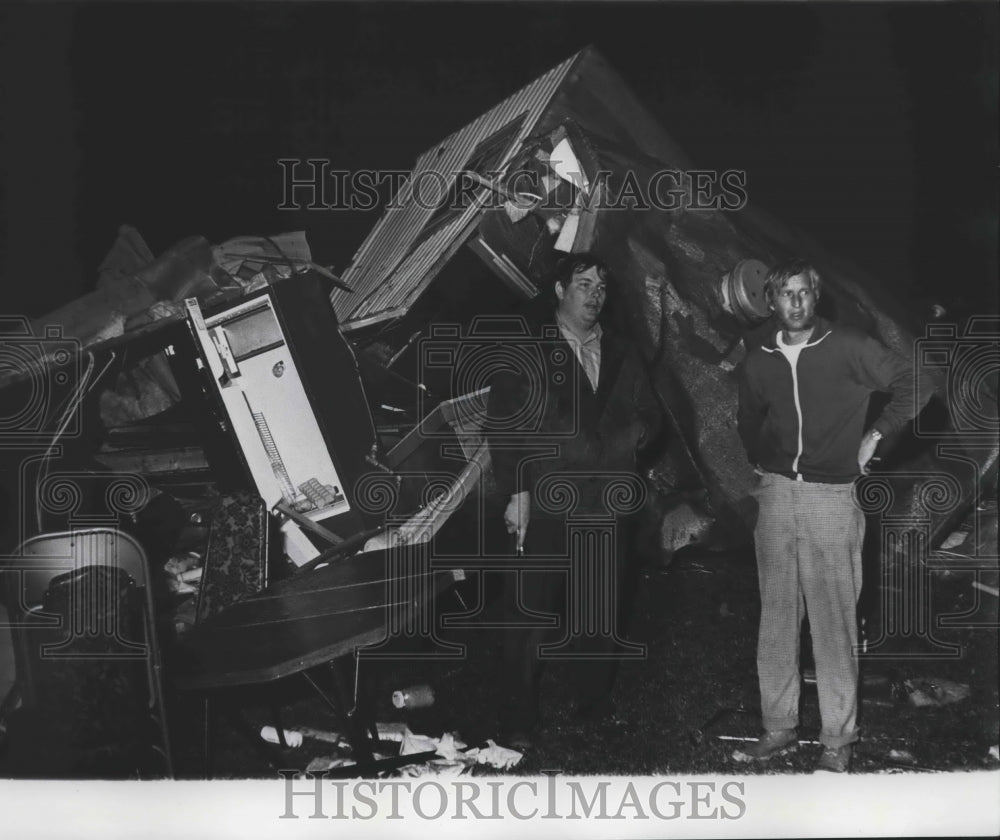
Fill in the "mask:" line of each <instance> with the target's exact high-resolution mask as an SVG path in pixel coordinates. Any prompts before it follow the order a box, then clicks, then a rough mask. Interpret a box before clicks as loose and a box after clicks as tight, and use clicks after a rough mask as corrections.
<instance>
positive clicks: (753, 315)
mask: <svg viewBox="0 0 1000 840" xmlns="http://www.w3.org/2000/svg"><path fill="white" fill-rule="evenodd" d="M767 271H768V269H767V266H766V265H764V263H762V262H761V261H760V260H755V259H746V260H740V261H739V262H738V263H736V265H735V266H733V270H732V271H730V272H729V274H727V275H726V276H725V277H723V278H722V306H723V308H724V309H725V310H726V311H727V312H729V313H731V314H733V315H735V316H736V317H737V318H739V319H740V320H741V321H743V322H745V323H748V324H753V323H756V322H757V321H763V320H764V319H765V318H767V317H768V315H770V314H771V311H770V308H769V307H768V305H767V299H766V298H765V296H764V278H765V277H766V276H767Z"/></svg>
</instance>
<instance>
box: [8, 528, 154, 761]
mask: <svg viewBox="0 0 1000 840" xmlns="http://www.w3.org/2000/svg"><path fill="white" fill-rule="evenodd" d="M88 566H105V567H111V568H118V569H121V570H123V571H125V572H127V573H128V575H130V576H131V578H132V580H133V581H134V582H135V584H136V586H137V587H138V588H139V589H140V590H141V592H142V596H143V597H142V604H143V609H142V613H143V616H142V630H143V638H142V639H138V640H135V639H128V638H125V637H124V636H123V635H122V634H121V632H120V630H121V627H120V624H121V623H120V622H118V621H116V622H115V626H114V627H97V626H95V625H96V621H95V615H96V613H97V610H98V609H99V607H100V606H102V605H103V606H106V604H101V602H100V599H101V598H103V597H106V594H107V593H102V592H99V591H93V590H90V589H87V588H86V587H85V585H83V584H81V582H80V581H74V582H73V585H74V587H75V588H74V589H73V590H72V601H71V606H70V613H69V617H68V618H69V620H68V622H67V624H68V625H69V626H67V627H65V628H63V629H65V630H66V635H67V642H68V641H71V639H72V635H73V634H74V633H89V634H92V635H93V634H97V633H100V632H104V633H108V631H110V633H111V634H113V637H114V641H115V642H116V643H117V650H115V651H114V652H111V653H108V654H107V658H122V659H126V658H128V659H137V658H143V659H145V662H146V673H147V679H148V683H149V700H148V711H149V714H150V716H151V718H152V719H153V720H154V722H155V723H156V724H157V725H158V728H159V730H160V735H161V738H162V745H159V746H158V745H153V748H154V749H155V750H156V751H157V752H158V753H159V754H160V755H161V756H162V758H163V760H164V764H165V769H166V772H167V775H168V776H170V777H173V775H174V768H173V757H172V753H171V748H170V734H169V730H168V726H167V718H166V704H165V702H164V695H163V674H162V663H161V658H160V645H159V640H158V637H157V630H156V612H155V609H154V603H153V591H152V586H151V579H150V570H149V561H148V559H147V557H146V553H145V551H144V550H143V548H142V546H141V545H140V544H139V543H138V541H137V540H136V539H135V538H134V537H132V536H131V535H129V534H126V533H124V532H122V531H119V530H117V529H115V528H108V527H98V528H87V529H81V530H71V531H63V532H59V533H51V534H40V535H38V536H36V537H32V538H31V539H28V540H26V541H25V542H23V543H22V544H21V545H20V546H19V548H18V550H17V552H16V553H15V556H13V557H8V558H5V559H4V560H2V561H0V571H2V572H3V576H4V578H5V581H4V583H5V584H6V585H5V594H6V600H7V604H8V612H9V615H10V619H11V627H12V632H13V633H14V635H15V638H16V639H17V640H18V643H16V644H15V657H16V664H17V670H18V683H19V686H20V688H21V691H22V695H23V698H24V701H25V703H26V704H29V705H30V704H33V703H34V702H35V701H36V696H35V683H34V680H33V675H32V666H31V658H30V651H29V648H28V641H29V640H28V636H29V633H28V631H29V630H30V629H32V628H47V629H49V630H51V629H53V628H58V627H59V625H60V623H61V618H60V616H58V615H56V614H54V613H48V612H45V611H44V609H43V606H42V605H43V600H44V596H45V593H46V591H47V589H48V587H49V584H50V583H51V582H52V580H53V579H54V578H56V577H57V576H59V575H61V574H64V573H66V572H75V571H80V570H82V569H84V568H85V567H88ZM62 647H66V645H63V644H61V645H56V646H54V647H53V646H50V647H49V648H48V649H47V650H46V649H43V651H42V652H43V654H45V653H51V652H53V651H56V652H58V651H59V649H60V648H62ZM60 655H63V656H67V657H73V653H72V651H69V650H68V651H66V652H64V653H62V654H60ZM90 656H93V655H92V654H91V655H90ZM101 656H102V658H103V657H104V654H101Z"/></svg>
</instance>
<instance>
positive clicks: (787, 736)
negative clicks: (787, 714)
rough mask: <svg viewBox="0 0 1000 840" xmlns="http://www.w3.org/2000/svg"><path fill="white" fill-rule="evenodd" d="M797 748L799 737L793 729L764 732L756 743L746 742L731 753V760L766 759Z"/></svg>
mask: <svg viewBox="0 0 1000 840" xmlns="http://www.w3.org/2000/svg"><path fill="white" fill-rule="evenodd" d="M798 748H799V738H798V736H797V735H796V734H795V730H794V729H778V730H775V731H773V732H765V733H764V734H763V735H761V736H760V739H759V740H758V741H757V743H756V744H747V745H746V746H745V747H740V748H739V749H738V750H736V751H735V752H734V753H733V761H743V762H746V761H767V760H768V759H771V758H774V757H775V756H776V755H784V754H785V753H790V752H794V751H795V750H797V749H798Z"/></svg>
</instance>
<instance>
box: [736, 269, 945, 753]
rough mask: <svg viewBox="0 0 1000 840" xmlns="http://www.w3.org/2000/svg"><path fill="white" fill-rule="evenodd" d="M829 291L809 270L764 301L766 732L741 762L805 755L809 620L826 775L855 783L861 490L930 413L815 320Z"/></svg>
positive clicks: (775, 280) (754, 378) (761, 662)
mask: <svg viewBox="0 0 1000 840" xmlns="http://www.w3.org/2000/svg"><path fill="white" fill-rule="evenodd" d="M820 288H821V280H820V276H819V274H818V273H817V271H816V270H815V269H814V268H813V267H812V266H810V265H809V264H807V263H805V262H803V261H801V260H793V261H790V262H787V263H784V264H782V265H778V266H776V267H775V268H773V269H772V270H771V271H770V272H769V274H768V276H767V278H766V280H765V294H766V296H767V299H768V302H769V305H770V307H771V309H772V311H773V312H774V314H775V316H776V319H777V322H778V329H777V330H775V331H774V332H771V333H769V334H767V337H766V339H765V340H764V342H763V344H761V345H758V346H751V347H749V348H748V353H747V357H746V359H745V361H744V362H743V366H742V370H741V375H740V403H739V415H738V426H739V433H740V437H741V438H742V440H743V445H744V447H745V448H746V451H747V455H748V457H749V459H750V462H751V463H752V464H754V467H755V471H756V472H757V473H758V475H759V484H758V486H757V488H756V489H755V491H754V495H755V496H756V497H757V501H758V505H759V515H758V519H757V525H756V528H755V531H754V539H755V544H756V551H757V566H758V576H759V580H760V595H761V619H760V633H759V636H758V643H757V671H758V679H759V681H760V693H761V712H762V718H763V725H764V730H765V732H764V734H763V735H762V737H761V738H760V739H759V740H758V742H757V743H755V744H751V745H748V746H747V747H744V748H742V749H739V750H737V751H736V752H734V753H733V758H734V759H735V760H737V761H766V760H767V759H769V758H772V757H773V756H775V755H779V754H781V753H785V752H789V751H791V750H793V749H795V747H796V746H797V745H798V740H797V736H796V733H795V727H796V726H797V725H798V705H799V685H800V675H799V634H800V630H801V624H802V618H803V610H807V611H808V614H809V622H810V626H811V628H812V637H813V657H814V659H815V661H816V685H817V689H818V693H819V704H820V715H821V718H822V723H823V726H822V731H821V733H820V741H821V743H822V744H823V747H824V749H823V753H822V755H821V756H820V760H819V764H818V765H817V769H818V770H829V771H833V772H845V771H846V770H847V769H848V767H849V764H850V759H851V752H852V747H851V745H852V744H853V743H854V742H855V741H856V740H857V738H858V730H857V724H856V720H857V710H858V691H857V689H858V661H857V654H856V649H857V604H858V596H859V595H860V591H861V545H862V540H863V537H864V528H865V520H864V514H863V513H862V511H861V510H860V509H859V508H858V506H857V505H856V504H855V501H854V497H853V488H854V481H855V479H857V478H858V476H859V475H860V474H862V473H867V472H868V462H869V461H870V460H871V458H872V456H873V455H874V454H875V450H876V448H877V447H878V443H879V441H880V440H881V439H882V438H883V437H884V436H886V435H889V434H891V433H892V432H894V431H896V430H898V429H900V428H901V427H902V426H904V425H905V424H906V423H907V422H908V421H909V420H911V419H912V418H913V416H914V415H915V413H916V411H918V410H919V408H922V406H918V405H916V404H915V391H916V383H915V381H914V372H913V364H912V362H911V361H910V360H907V359H904V358H903V357H902V356H899V355H898V354H896V353H894V352H892V351H891V350H888V349H887V348H885V347H884V346H883V345H882V344H880V343H879V342H877V341H876V340H874V339H873V338H870V337H869V336H867V335H865V334H863V333H861V332H858V331H857V330H854V329H851V328H848V327H844V326H840V325H838V324H833V323H830V322H828V321H826V320H824V319H822V318H819V317H817V316H816V302H817V300H818V299H819V296H820ZM875 391H883V392H888V393H889V394H890V401H889V403H888V405H887V406H886V407H885V409H884V410H883V411H882V413H881V415H880V416H879V417H878V418H877V419H876V420H875V422H874V423H873V424H872V426H871V427H870V428H869V429H867V430H866V429H865V417H866V414H867V411H868V402H869V398H870V397H871V395H872V393H873V392H875ZM924 392H925V393H926V391H924Z"/></svg>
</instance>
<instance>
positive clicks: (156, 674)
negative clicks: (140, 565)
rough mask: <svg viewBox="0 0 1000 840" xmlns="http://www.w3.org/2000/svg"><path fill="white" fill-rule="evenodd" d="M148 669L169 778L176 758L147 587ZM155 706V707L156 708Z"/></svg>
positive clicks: (154, 622) (152, 713)
mask: <svg viewBox="0 0 1000 840" xmlns="http://www.w3.org/2000/svg"><path fill="white" fill-rule="evenodd" d="M146 596H147V597H146V604H145V625H146V647H147V651H146V669H147V675H148V679H149V705H150V714H151V715H152V717H153V718H154V719H155V720H156V721H157V723H158V724H159V727H160V738H161V740H162V742H163V746H162V749H160V750H158V751H159V752H160V753H161V754H162V756H163V760H164V763H165V765H166V771H167V776H168V778H171V779H172V778H174V758H173V750H172V748H171V744H170V727H169V722H168V720H167V703H166V698H165V697H164V693H163V668H162V664H161V662H160V642H159V638H158V636H157V632H156V615H155V613H154V612H153V602H152V592H151V590H150V589H149V587H147V588H146ZM154 707H155V708H154Z"/></svg>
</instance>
